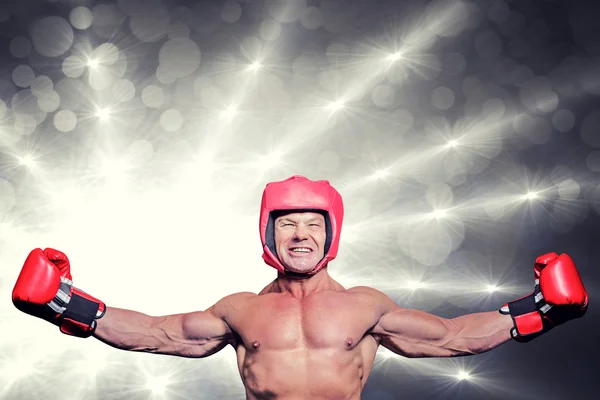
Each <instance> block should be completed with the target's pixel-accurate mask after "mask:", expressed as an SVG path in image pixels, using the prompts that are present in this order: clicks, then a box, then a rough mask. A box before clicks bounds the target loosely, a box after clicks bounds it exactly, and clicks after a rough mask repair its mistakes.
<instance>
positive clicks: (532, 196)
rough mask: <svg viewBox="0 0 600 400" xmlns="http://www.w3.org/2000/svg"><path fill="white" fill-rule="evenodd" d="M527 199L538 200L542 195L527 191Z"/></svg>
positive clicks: (525, 197)
mask: <svg viewBox="0 0 600 400" xmlns="http://www.w3.org/2000/svg"><path fill="white" fill-rule="evenodd" d="M523 198H524V199H525V200H537V199H539V198H540V195H539V194H537V192H527V194H526V195H525V196H523Z"/></svg>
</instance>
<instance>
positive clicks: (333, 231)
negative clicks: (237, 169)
mask: <svg viewBox="0 0 600 400" xmlns="http://www.w3.org/2000/svg"><path fill="white" fill-rule="evenodd" d="M287 210H290V211H297V212H310V211H317V212H322V213H323V215H324V217H325V229H326V232H327V239H326V240H325V256H324V257H323V258H322V259H321V261H319V263H318V264H317V265H316V266H315V268H314V269H313V270H312V271H311V272H310V274H314V273H316V272H317V271H318V270H320V269H321V268H323V267H324V266H325V265H327V263H328V262H329V261H331V260H333V259H334V258H335V256H336V255H337V252H338V247H339V244H340V234H341V232H342V220H343V219H344V204H343V202H342V196H341V195H340V194H339V193H338V191H337V190H335V189H334V188H333V187H332V186H331V185H330V184H329V181H311V180H310V179H308V178H305V177H304V176H300V175H295V176H292V177H290V178H288V179H286V180H284V181H278V182H271V183H268V184H267V186H266V187H265V190H264V192H263V195H262V202H261V207H260V225H259V228H260V240H261V242H262V246H263V256H262V257H263V259H264V260H265V262H266V263H267V264H269V265H270V266H271V267H273V268H276V269H277V270H279V271H281V272H282V273H285V267H284V266H283V265H282V264H281V261H279V258H277V251H276V249H275V233H274V232H275V230H274V229H275V228H274V225H275V218H274V217H273V214H272V213H273V211H287Z"/></svg>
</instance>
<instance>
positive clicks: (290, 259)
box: [275, 212, 327, 273]
mask: <svg viewBox="0 0 600 400" xmlns="http://www.w3.org/2000/svg"><path fill="white" fill-rule="evenodd" d="M326 236H327V232H326V231H325V218H324V217H323V215H321V214H319V213H314V212H302V213H289V214H285V215H282V216H281V217H279V218H277V219H276V220H275V248H276V249H277V255H278V257H279V261H281V263H282V264H283V265H284V267H285V268H286V269H288V270H290V271H292V272H297V273H306V272H310V271H312V269H313V268H314V267H315V266H316V265H317V263H318V262H319V261H321V259H322V258H323V256H324V255H325V239H326Z"/></svg>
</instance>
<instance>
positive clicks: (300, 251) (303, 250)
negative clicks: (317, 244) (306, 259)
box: [288, 247, 312, 256]
mask: <svg viewBox="0 0 600 400" xmlns="http://www.w3.org/2000/svg"><path fill="white" fill-rule="evenodd" d="M288 252H290V253H291V254H293V255H297V256H301V255H305V254H310V253H312V249H311V248H309V247H290V248H289V249H288Z"/></svg>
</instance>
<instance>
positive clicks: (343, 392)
mask: <svg viewBox="0 0 600 400" xmlns="http://www.w3.org/2000/svg"><path fill="white" fill-rule="evenodd" d="M370 339H371V340H372V338H370ZM363 341H364V340H363ZM363 341H361V343H359V344H358V345H357V346H356V347H354V348H353V349H314V348H313V349H307V348H300V349H293V350H281V349H278V350H265V349H260V348H259V349H257V350H256V349H251V350H248V349H246V347H244V346H243V345H242V346H239V348H238V350H237V355H238V366H239V369H240V375H241V377H242V380H243V382H244V386H245V387H246V394H247V398H248V399H286V400H292V399H315V400H316V399H332V400H333V399H340V400H341V399H348V400H349V399H357V400H358V399H360V392H361V390H362V388H363V386H364V382H366V378H367V376H368V373H369V371H370V369H371V368H370V367H371V365H372V360H363V357H364V355H363V352H364V349H363V347H364V345H363V343H362V342H363ZM373 342H374V341H373ZM361 350H363V351H361ZM365 361H367V362H366V364H367V365H365Z"/></svg>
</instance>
